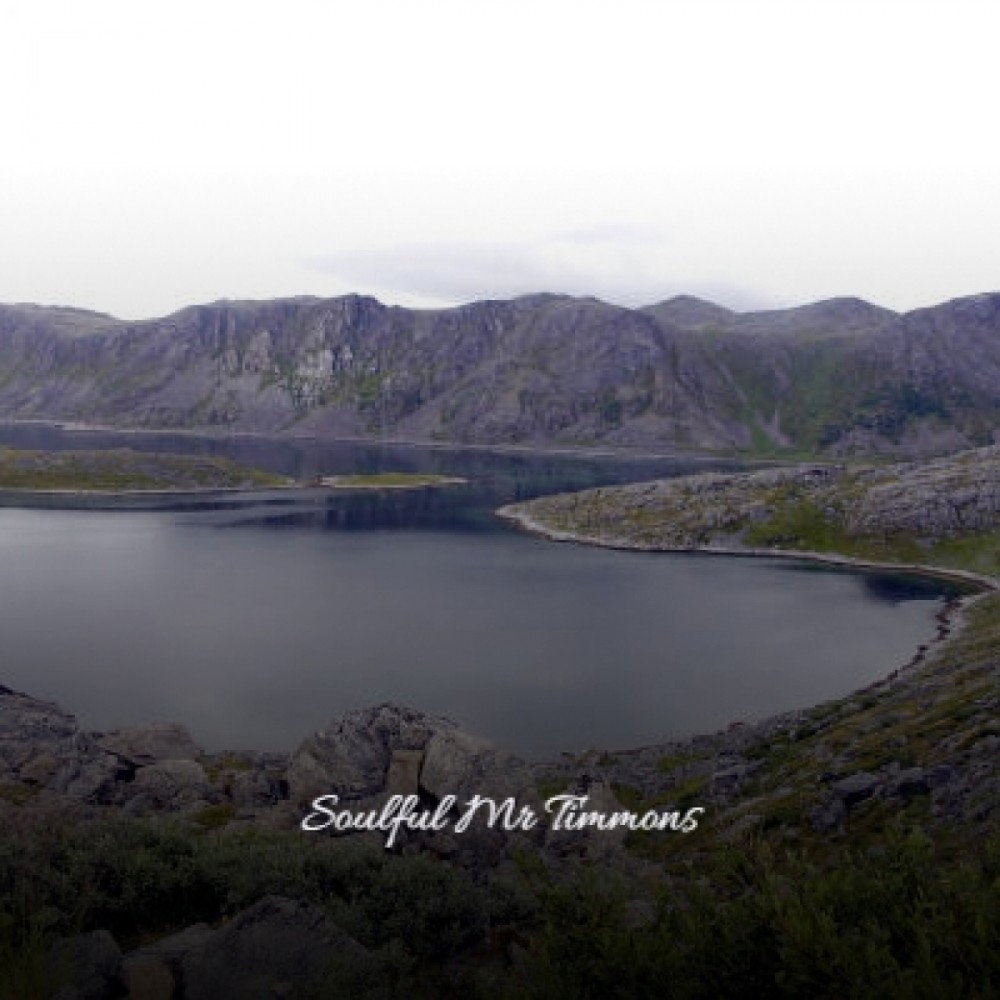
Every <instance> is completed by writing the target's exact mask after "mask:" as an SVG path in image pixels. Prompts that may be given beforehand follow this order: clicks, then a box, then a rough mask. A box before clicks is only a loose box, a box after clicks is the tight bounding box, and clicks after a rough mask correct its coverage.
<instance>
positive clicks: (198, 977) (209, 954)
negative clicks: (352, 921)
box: [180, 896, 366, 1000]
mask: <svg viewBox="0 0 1000 1000" xmlns="http://www.w3.org/2000/svg"><path fill="white" fill-rule="evenodd" d="M365 953H366V952H365V949H364V948H363V947H362V946H361V945H360V944H358V943H357V942H356V941H355V940H354V939H353V938H351V937H349V936H348V935H347V934H345V933H343V932H342V931H340V930H339V929H338V928H336V927H335V926H334V925H333V924H331V923H330V921H329V920H328V919H327V918H326V916H325V914H324V913H323V911H322V910H320V909H318V908H317V907H315V906H312V905H311V904H309V903H304V902H296V901H295V900H291V899H285V898H282V897H279V896H266V897H264V898H263V899H261V900H259V901H258V902H257V903H255V904H254V905H253V906H251V907H250V908H248V909H247V910H244V911H243V912H242V913H240V914H238V915H237V916H236V917H234V918H233V920H232V921H231V922H230V923H228V924H226V925H225V926H224V927H221V928H220V929H219V930H217V931H215V932H214V933H213V934H212V935H211V936H210V937H209V938H208V939H207V940H205V941H204V942H202V943H201V946H200V947H199V949H198V950H196V951H192V952H189V953H187V954H185V955H184V956H183V957H182V958H181V959H180V964H181V969H182V972H183V982H184V990H185V998H186V1000H218V998H219V997H228V996H232V997H240V1000H273V998H274V996H275V992H274V987H275V984H279V983H287V984H301V983H304V982H307V981H308V980H310V979H314V978H315V977H317V976H320V975H321V974H322V973H323V971H324V969H325V967H327V966H328V965H329V964H330V963H331V962H333V961H334V960H343V959H345V958H346V959H348V960H350V959H351V958H357V959H358V960H359V961H360V960H362V959H363V958H364V956H365Z"/></svg>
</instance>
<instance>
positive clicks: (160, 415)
mask: <svg viewBox="0 0 1000 1000" xmlns="http://www.w3.org/2000/svg"><path fill="white" fill-rule="evenodd" d="M998 390H1000V294H998V295H983V296H977V297H974V298H970V299H961V300H956V301H954V302H950V303H946V304H944V305H941V306H937V307H935V308H933V309H925V310H919V311H916V312H913V313H909V314H906V315H902V316H900V315H897V314H895V313H891V312H889V311H887V310H883V309H879V308H877V307H875V306H872V305H869V304H867V303H864V302H861V301H859V300H854V299H836V300H831V301H829V302H821V303H816V304H814V305H811V306H805V307H802V308H799V309H789V310H779V311H771V312H762V313H733V312H730V311H729V310H726V309H722V308H721V307H718V306H714V305H712V304H711V303H705V302H700V301H699V300H697V299H691V298H689V297H684V298H680V299H674V300H670V301H668V302H664V303H660V304H659V305H657V306H652V307H649V308H647V309H642V310H630V309H624V308H619V307H615V306H611V305H608V304H606V303H603V302H599V301H597V300H595V299H589V298H585V299H574V298H569V297H566V296H556V295H534V296H528V297H525V298H520V299H515V300H512V301H488V302H477V303H473V304H471V305H466V306H461V307H459V308H455V309H448V310H421V311H417V310H408V309H402V308H397V307H387V306H384V305H382V304H381V303H379V302H377V301H376V300H374V299H371V298H364V297H359V296H346V297H343V298H337V299H326V300H321V299H310V298H298V299H284V300H276V301H269V302H223V303H217V304H213V305H208V306H194V307H191V308H187V309H184V310H182V311H180V312H178V313H175V314H174V315H172V316H168V317H165V318H162V319H155V320H150V321H145V322H140V323H124V322H121V321H118V320H115V319H113V318H112V317H107V316H102V315H100V314H96V313H86V312H82V311H78V310H68V309H43V308H40V307H35V306H9V307H0V416H2V417H5V418H36V419H73V420H83V421H93V422H100V423H106V424H113V425H120V426H143V427H190V428H195V427H196V428H219V429H234V430H257V431H285V430H296V431H300V432H321V433H330V434H340V435H357V436H369V435H370V436H375V435H379V434H391V435H393V436H396V437H409V438H413V439H423V440H444V441H456V442H467V443H473V442H475V443H511V442H522V443H574V444H594V443H600V444H607V445H643V446H656V447H686V448H702V449H730V448H736V449H754V450H758V451H760V450H767V449H773V448H787V447H792V448H798V449H807V450H814V451H825V452H828V453H832V454H845V453H851V452H886V453H896V454H926V453H931V452H935V451H944V450H949V449H954V448H957V447H962V446H968V445H972V444H983V443H989V442H991V441H992V440H993V435H994V430H995V428H997V427H998V426H1000V391H998Z"/></svg>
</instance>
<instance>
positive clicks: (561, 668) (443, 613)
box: [0, 427, 953, 757]
mask: <svg viewBox="0 0 1000 1000" xmlns="http://www.w3.org/2000/svg"><path fill="white" fill-rule="evenodd" d="M0 443H11V444H16V445H18V446H21V447H109V446H119V447H120V446H122V445H123V444H129V445H131V446H133V447H141V448H144V449H147V450H153V449H154V448H155V449H158V450H169V451H181V450H184V451H188V452H192V453H215V454H227V455H230V456H231V457H233V458H236V459H237V460H239V461H243V462H249V463H252V464H256V465H260V466H262V467H265V468H270V469H273V470H275V471H280V472H288V473H292V474H295V475H299V476H302V477H304V478H308V477H310V476H313V475H318V474H336V473H345V472H352V471H361V472H377V471H383V470H402V471H427V472H439V473H447V474H453V475H460V476H464V477H466V478H467V479H468V480H469V483H468V484H467V485H465V486H458V487H447V488H440V489H428V490H420V491H379V492H364V493H360V492H359V493H338V494H326V495H324V496H317V495H315V494H309V495H304V496H303V497H301V498H298V497H296V496H294V495H289V494H287V493H286V494H285V495H283V496H282V495H271V496H267V495H265V496H263V497H261V496H257V495H242V496H236V497H233V498H230V499H227V501H226V502H224V503H219V504H215V505H210V506H209V507H208V508H206V509H198V510H190V509H188V510H158V511H149V512H139V513H135V512H89V511H48V510H21V509H3V510H0V596H2V600H0V636H2V644H3V645H2V648H3V658H2V666H0V683H2V684H5V685H7V686H9V687H12V688H15V689H18V690H23V691H25V692H27V693H29V694H33V695H36V696H39V697H45V698H52V699H54V700H56V701H58V702H60V703H61V704H62V705H64V706H65V707H66V708H68V709H69V710H71V711H73V712H75V713H76V714H77V715H78V716H79V718H80V721H81V723H82V724H83V725H84V726H85V727H87V728H97V729H100V728H110V727H114V726H121V725H130V724H138V723H144V722H152V721H179V722H183V723H185V724H186V725H187V726H188V727H189V728H190V729H191V731H192V733H193V735H194V736H195V739H196V740H197V741H198V742H199V743H200V744H201V745H202V746H204V747H205V748H206V749H209V750H221V749H239V750H291V749H293V748H294V747H295V745H296V744H297V743H298V742H299V741H300V740H301V739H302V738H303V737H304V736H305V735H307V734H308V733H309V732H310V731H312V730H315V729H319V728H323V727H325V725H326V724H327V723H328V722H329V721H330V719H331V718H333V717H335V716H337V715H339V714H340V713H342V712H344V711H347V710H349V709H353V708H357V707H361V706H364V705H368V704H372V703H376V702H380V701H397V702H401V703H404V704H407V705H411V706H413V707H416V708H420V709H423V710H425V711H429V712H432V713H436V714H442V715H447V716H449V717H450V718H452V719H454V720H455V721H456V722H458V723H459V724H460V725H462V726H464V727H466V728H468V729H470V730H472V731H474V732H477V733H480V734H482V735H484V736H487V737H489V738H490V739H492V740H494V741H495V742H496V743H497V744H499V745H501V746H504V747H506V748H508V749H511V750H513V751H515V752H518V753H521V754H525V755H528V756H535V757H539V756H541V757H544V756H551V755H554V754H556V753H558V752H559V751H561V750H580V749H585V748H591V747H593V748H599V749H616V748H624V747H628V746H634V745H638V744H644V743H651V742H655V741H658V740H662V739H664V738H667V737H671V736H678V735H685V734H691V733H694V732H704V731H710V730H713V729H716V728H719V727H721V726H724V725H726V724H727V723H729V722H731V721H733V720H737V719H747V720H749V719H755V718H760V717H763V716H765V715H768V714H771V713H774V712H776V711H781V710H785V709H789V708H795V707H802V706H807V705H810V704H813V703H815V702H817V701H819V700H822V699H825V698H829V697H833V696H839V695H844V694H846V693H848V692H849V691H851V690H853V689H855V688H856V687H859V686H862V685H864V684H867V683H869V682H871V681H872V680H875V679H876V678H878V677H880V676H883V675H884V674H886V673H888V672H889V671H891V670H892V669H894V668H895V667H898V666H900V665H902V664H903V663H905V662H906V661H908V660H909V659H910V658H911V656H912V655H913V653H914V651H915V649H916V647H917V645H918V644H920V643H922V642H926V641H927V640H928V639H929V638H930V637H931V636H932V635H933V634H934V630H935V622H934V615H935V614H936V613H937V612H938V611H939V610H940V608H941V606H942V602H943V600H944V598H945V596H946V595H948V594H950V593H952V592H953V591H951V590H950V589H949V588H948V585H947V584H942V583H939V582H932V581H926V580H920V579H915V578H912V577H909V578H908V577H905V576H901V575H896V574H872V573H855V572H846V571H843V570H834V569H828V568H824V567H819V566H815V565H808V564H796V563H789V562H787V561H782V560H769V559H738V558H729V557H722V556H698V555H682V554H676V555H674V554H651V553H636V552H617V551H611V550H604V549H597V548H588V547H583V546H575V545H560V544H554V543H551V542H546V541H542V540H540V539H536V538H533V537H529V536H527V535H524V534H520V533H518V532H517V531H515V530H514V529H512V528H510V527H509V526H507V525H505V524H503V523H502V522H500V521H499V520H497V519H496V518H494V517H493V515H492V513H491V512H492V510H493V509H494V508H495V507H496V506H498V505H500V504H502V503H506V502H510V501H512V500H515V499H522V498H525V497H528V496H534V495H538V494H539V493H544V492H552V491H555V490H559V489H568V488H580V487H583V486H589V485H594V484H597V483H609V482H626V481H632V480H635V479H642V478H650V477H652V476H654V475H671V474H679V473H682V472H690V471H694V470H696V469H704V468H709V467H720V466H723V465H725V463H718V462H717V463H699V462H697V461H694V460H687V459H685V460H683V461H677V460H673V459H643V458H629V459H625V460H615V459H612V458H607V457H588V458H571V457H567V456H560V455H552V454H549V455H528V454H500V453H493V452H486V451H472V450H464V451H461V450H460V451H450V450H445V449H430V448H414V447H403V446H389V445H386V446H379V445H371V444H364V445H359V444H349V443H323V442H316V441H269V440H265V439H257V438H233V439H229V440H211V439H207V438H198V437H195V436H191V435H176V436H174V435H146V434H143V435H117V434H107V433H104V432H91V433H86V434H82V433H70V432H64V431H58V430H54V429H52V428H41V427H7V428H0Z"/></svg>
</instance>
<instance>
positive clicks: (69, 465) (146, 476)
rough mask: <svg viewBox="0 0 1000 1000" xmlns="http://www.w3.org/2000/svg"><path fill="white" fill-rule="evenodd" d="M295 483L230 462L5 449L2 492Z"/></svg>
mask: <svg viewBox="0 0 1000 1000" xmlns="http://www.w3.org/2000/svg"><path fill="white" fill-rule="evenodd" d="M290 482H291V481H290V480H289V479H287V478H285V477H284V476H276V475H274V474H273V473H270V472H263V471H261V470H260V469H249V468H245V467H244V466H240V465H237V464H236V463H235V462H232V461H230V460H229V459H227V458H214V457H193V456H188V455H168V454H162V455H161V454H153V453H146V452H139V451H132V450H131V449H129V448H116V449H114V450H113V451H20V450H14V449H11V448H0V489H21V490H109V491H115V490H175V489H183V490H190V489H221V488H232V487H267V486H285V485H289V483H290Z"/></svg>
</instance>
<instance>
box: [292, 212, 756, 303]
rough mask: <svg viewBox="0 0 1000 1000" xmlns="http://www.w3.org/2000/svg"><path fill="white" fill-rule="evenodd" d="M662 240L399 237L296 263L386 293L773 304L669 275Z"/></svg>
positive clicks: (645, 235) (619, 231)
mask: <svg viewBox="0 0 1000 1000" xmlns="http://www.w3.org/2000/svg"><path fill="white" fill-rule="evenodd" d="M662 243H663V239H662V237H661V236H659V237H658V236H657V235H656V234H655V233H653V232H652V231H645V230H641V229H635V228H626V227H601V228H599V229H590V230H580V231H577V232H567V233H560V234H559V235H558V236H555V237H553V238H551V239H550V240H548V241H543V242H538V243H456V242H450V243H440V242H434V243H406V244H399V245H397V246H394V247H384V248H383V247H380V248H377V249H365V250H360V251H357V252H346V251H339V252H336V253H332V254H327V255H324V256H322V257H319V258H313V259H311V260H309V261H306V262H304V263H306V264H307V266H309V267H310V268H312V269H314V270H318V271H321V272H323V273H324V274H327V275H331V276H335V277H337V278H338V279H339V280H340V281H341V282H342V283H343V284H345V285H347V286H349V287H350V288H351V289H352V290H355V291H358V292H369V293H372V292H374V293H375V294H380V295H381V296H390V297H391V294H392V293H393V292H395V293H397V294H399V295H404V296H405V295H409V296H420V297H423V298H427V299H433V300H437V301H441V302H448V303H454V304H458V303H462V302H471V301H475V300H477V299H486V298H512V297H514V296H517V295H525V294H531V293H534V292H562V293H567V294H572V295H594V296H596V297H598V298H602V299H605V300H606V301H609V302H615V303H619V304H621V305H626V306H641V305H649V304H651V303H653V302H659V301H661V300H662V299H665V298H669V297H670V296H671V295H678V294H682V293H684V294H691V295H699V296H702V297H704V298H709V299H711V300H712V301H715V302H718V303H719V304H721V305H727V306H729V307H730V308H735V309H741V308H742V309H749V308H763V307H766V306H768V305H773V304H774V303H773V302H771V301H768V300H766V299H765V297H764V296H762V295H760V294H758V293H755V292H752V291H749V290H746V289H742V288H739V287H736V286H732V285H722V284H718V283H697V284H695V285H694V286H692V285H691V284H687V285H682V284H681V283H679V282H678V281H677V280H676V279H672V278H671V277H670V275H667V274H664V275H660V274H658V273H655V268H654V265H653V264H652V263H651V260H652V249H651V248H653V249H655V247H654V244H655V245H656V246H661V245H662ZM579 246H584V247H586V249H587V251H588V253H591V254H592V257H591V258H590V259H584V260H582V261H576V262H569V261H566V260H564V259H560V258H561V257H564V256H566V255H565V254H562V253H561V251H562V250H565V249H566V248H569V249H570V250H572V249H573V248H574V247H579ZM570 256H572V254H570Z"/></svg>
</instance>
